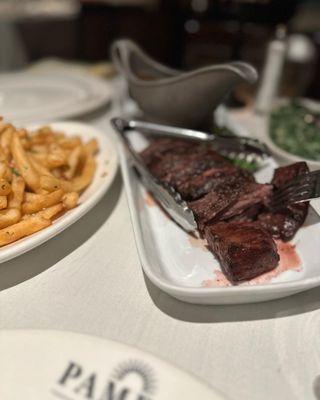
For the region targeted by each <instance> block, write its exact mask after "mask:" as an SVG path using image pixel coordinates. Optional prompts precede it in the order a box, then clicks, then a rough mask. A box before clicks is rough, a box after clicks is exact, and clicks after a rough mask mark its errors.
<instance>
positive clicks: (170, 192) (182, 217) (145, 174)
mask: <svg viewBox="0 0 320 400" xmlns="http://www.w3.org/2000/svg"><path fill="white" fill-rule="evenodd" d="M124 121H126V120H124V119H122V118H113V119H111V124H112V126H113V127H114V129H115V131H116V132H117V133H118V136H119V137H120V139H121V141H122V143H123V145H124V147H125V148H126V149H127V151H128V152H129V154H130V155H131V159H132V162H133V165H134V166H135V168H136V170H137V171H138V173H139V175H140V177H141V180H142V182H143V184H144V186H145V187H146V188H147V189H148V190H149V191H150V192H151V193H152V194H153V196H154V197H155V199H156V200H157V201H158V202H159V203H160V205H161V206H162V207H163V208H164V210H165V211H166V212H167V213H168V214H169V215H170V216H171V217H172V218H173V220H174V221H175V222H176V223H177V224H178V225H180V226H181V227H182V228H183V229H184V230H185V231H187V232H196V230H197V223H196V221H195V218H194V214H193V212H192V210H191V209H190V208H189V207H188V205H187V203H186V202H185V201H184V200H182V198H181V196H180V194H179V193H178V192H177V191H176V190H175V189H174V188H173V187H172V186H171V185H169V184H164V183H161V182H160V181H159V180H158V179H156V178H155V177H154V176H153V175H151V174H150V172H149V171H148V169H147V168H146V167H145V165H144V163H143V161H142V159H141V157H140V155H139V154H138V153H137V152H136V151H135V150H134V148H133V147H132V145H131V144H130V142H129V140H128V138H127V135H126V132H127V131H128V129H126V125H125V123H124ZM136 129H138V128H136ZM139 130H140V129H139Z"/></svg>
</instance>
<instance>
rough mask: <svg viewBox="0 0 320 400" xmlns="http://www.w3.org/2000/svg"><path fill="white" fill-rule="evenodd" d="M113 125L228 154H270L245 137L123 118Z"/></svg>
mask: <svg viewBox="0 0 320 400" xmlns="http://www.w3.org/2000/svg"><path fill="white" fill-rule="evenodd" d="M114 124H116V125H117V126H118V127H119V128H120V129H121V130H122V131H131V130H137V131H139V132H141V133H145V134H149V135H150V134H151V135H153V136H161V137H163V136H168V137H171V138H176V139H184V140H194V141H197V142H206V143H211V144H212V145H214V147H215V148H216V149H217V150H225V151H227V152H229V153H231V152H235V153H241V152H246V153H248V152H249V153H253V154H257V155H259V156H262V157H263V158H264V157H266V156H269V154H270V153H269V150H268V148H267V146H266V145H265V144H264V143H262V142H260V141H259V140H257V139H253V138H250V137H245V136H226V135H214V134H211V133H206V132H201V131H196V130H194V129H187V128H179V127H175V126H168V125H162V124H155V123H152V122H145V121H138V120H133V119H130V120H128V119H125V118H115V121H114Z"/></svg>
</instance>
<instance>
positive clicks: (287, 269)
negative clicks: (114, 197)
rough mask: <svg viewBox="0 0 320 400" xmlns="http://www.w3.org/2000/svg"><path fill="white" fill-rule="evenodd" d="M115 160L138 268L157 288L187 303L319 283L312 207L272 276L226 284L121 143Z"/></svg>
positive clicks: (248, 298)
mask: <svg viewBox="0 0 320 400" xmlns="http://www.w3.org/2000/svg"><path fill="white" fill-rule="evenodd" d="M225 122H228V121H225ZM230 125H231V124H230ZM235 126H237V124H234V123H233V124H232V127H231V126H230V128H232V129H234V127H235ZM132 142H133V144H134V145H135V146H136V147H138V148H139V147H140V148H141V146H142V140H141V137H139V135H137V134H134V135H132ZM120 163H121V168H122V174H123V178H124V183H125V187H126V191H127V197H128V203H129V208H130V213H131V218H132V224H133V229H134V232H135V237H136V243H137V248H138V252H139V255H140V260H141V263H142V267H143V269H144V272H145V273H146V275H147V276H148V278H149V279H150V280H151V281H152V282H153V283H154V284H155V285H156V286H158V287H159V288H160V289H162V290H163V291H165V292H167V293H168V294H170V295H172V296H173V297H176V298H178V299H180V300H182V301H186V302H189V303H198V304H237V303H251V302H258V301H267V300H272V299H277V298H281V297H286V296H289V295H292V294H294V293H298V292H301V291H303V290H307V289H310V288H312V287H315V286H318V285H320V268H319V264H320V257H319V252H318V249H319V246H320V218H319V215H318V214H316V213H315V211H314V210H313V209H310V212H309V217H308V219H307V221H306V223H305V224H304V226H303V227H302V228H301V229H300V230H299V232H298V233H297V235H296V236H295V238H294V239H293V241H292V242H291V245H290V246H289V247H286V248H285V249H284V250H285V251H288V252H289V253H290V254H291V255H293V256H295V260H294V261H293V258H292V257H291V261H290V262H289V264H288V263H287V265H285V257H286V254H285V251H283V252H282V260H283V264H281V265H282V267H281V268H280V267H279V268H277V270H276V271H275V272H274V275H273V273H272V274H270V275H268V276H264V277H262V278H261V279H259V280H256V281H254V282H250V283H245V284H242V285H238V286H226V285H227V282H225V279H224V276H223V274H222V273H221V270H220V266H219V263H218V262H217V260H215V258H214V257H213V255H212V254H211V253H210V252H209V251H208V250H207V249H206V247H205V244H204V243H203V242H202V241H201V240H195V239H193V238H192V237H191V236H189V235H188V234H186V233H185V232H184V231H183V230H182V229H181V228H179V227H178V226H177V225H176V224H175V223H174V222H172V221H171V220H170V219H168V218H167V216H166V215H165V214H164V213H163V212H162V211H161V209H160V208H159V207H158V206H157V205H156V204H155V203H154V202H153V200H152V198H150V196H148V195H147V193H146V190H145V189H144V187H143V186H142V185H141V183H140V182H139V180H138V178H137V176H136V174H135V172H134V171H133V169H132V168H131V166H130V161H129V159H128V156H127V154H126V152H125V151H124V149H122V148H120ZM276 166H277V164H276V163H275V162H274V161H273V160H272V159H270V161H269V162H268V164H267V165H266V166H265V168H263V169H262V170H261V171H259V173H258V174H257V176H256V178H257V180H258V181H260V182H270V180H271V177H272V175H273V170H274V168H276ZM294 247H295V248H294ZM299 259H300V261H299Z"/></svg>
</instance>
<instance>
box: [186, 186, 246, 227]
mask: <svg viewBox="0 0 320 400" xmlns="http://www.w3.org/2000/svg"><path fill="white" fill-rule="evenodd" d="M238 196H239V188H238V190H237V189H235V185H234V184H231V185H228V184H221V185H219V186H218V187H216V188H215V190H212V191H211V192H209V193H207V194H206V195H205V196H203V197H201V198H200V199H198V200H195V201H191V202H189V203H188V206H189V207H190V208H191V210H192V211H193V213H194V216H195V219H196V221H197V225H198V229H199V231H200V232H202V230H203V228H204V226H205V225H206V224H210V223H213V222H216V221H218V220H219V219H220V218H221V216H222V215H223V214H224V213H225V212H226V211H227V210H228V209H230V207H232V206H233V205H234V204H235V203H236V201H237V199H238Z"/></svg>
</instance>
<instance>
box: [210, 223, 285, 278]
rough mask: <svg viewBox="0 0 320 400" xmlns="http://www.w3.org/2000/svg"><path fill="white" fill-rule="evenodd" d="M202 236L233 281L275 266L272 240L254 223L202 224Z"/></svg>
mask: <svg viewBox="0 0 320 400" xmlns="http://www.w3.org/2000/svg"><path fill="white" fill-rule="evenodd" d="M204 236H205V238H206V239H207V242H208V245H209V247H210V249H211V251H212V252H213V254H214V255H215V256H216V257H217V259H218V260H219V262H220V264H221V267H222V270H223V272H224V273H225V275H226V276H227V278H228V279H229V280H230V281H231V282H233V283H238V282H241V281H245V280H249V279H252V278H254V277H256V276H258V275H261V274H263V273H265V272H268V271H271V270H272V269H273V268H275V267H276V266H277V265H278V262H279V255H278V253H277V246H276V244H275V242H274V241H273V239H272V237H271V235H270V234H269V233H268V232H267V231H266V230H265V229H263V228H262V227H261V226H260V225H259V224H257V223H256V222H219V223H217V224H214V225H212V226H207V227H205V228H204Z"/></svg>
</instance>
